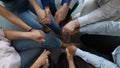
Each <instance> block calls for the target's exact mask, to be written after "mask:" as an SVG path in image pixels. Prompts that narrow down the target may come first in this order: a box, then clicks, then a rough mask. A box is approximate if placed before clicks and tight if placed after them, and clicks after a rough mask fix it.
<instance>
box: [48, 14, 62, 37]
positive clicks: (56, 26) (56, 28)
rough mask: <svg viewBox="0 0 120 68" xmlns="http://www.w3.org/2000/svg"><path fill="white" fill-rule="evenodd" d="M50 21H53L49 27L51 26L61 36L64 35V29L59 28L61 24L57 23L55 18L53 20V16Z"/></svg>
mask: <svg viewBox="0 0 120 68" xmlns="http://www.w3.org/2000/svg"><path fill="white" fill-rule="evenodd" d="M50 20H51V22H50V24H48V25H47V26H49V27H50V28H51V29H52V30H53V31H54V32H55V33H56V34H58V35H59V34H61V33H62V29H61V27H60V26H59V24H57V23H55V21H54V18H53V16H52V15H51V17H50Z"/></svg>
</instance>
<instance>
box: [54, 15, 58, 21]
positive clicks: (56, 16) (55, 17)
mask: <svg viewBox="0 0 120 68" xmlns="http://www.w3.org/2000/svg"><path fill="white" fill-rule="evenodd" d="M57 18H58V15H57V14H55V16H54V19H55V22H57V21H56V20H57Z"/></svg>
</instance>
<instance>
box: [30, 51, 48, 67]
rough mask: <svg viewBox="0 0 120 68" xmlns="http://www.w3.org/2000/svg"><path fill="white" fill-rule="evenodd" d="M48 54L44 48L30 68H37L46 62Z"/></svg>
mask: <svg viewBox="0 0 120 68" xmlns="http://www.w3.org/2000/svg"><path fill="white" fill-rule="evenodd" d="M49 54H50V52H49V51H46V50H44V51H43V52H42V54H41V55H40V56H39V57H38V59H37V60H36V61H35V63H34V64H33V65H32V66H31V67H30V68H39V67H40V66H42V65H45V64H46V63H48V55H49Z"/></svg>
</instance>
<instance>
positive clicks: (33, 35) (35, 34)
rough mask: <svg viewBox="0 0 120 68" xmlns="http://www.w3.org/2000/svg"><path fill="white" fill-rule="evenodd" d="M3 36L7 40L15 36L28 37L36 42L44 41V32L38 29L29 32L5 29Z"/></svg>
mask: <svg viewBox="0 0 120 68" xmlns="http://www.w3.org/2000/svg"><path fill="white" fill-rule="evenodd" d="M4 34H5V37H6V38H7V39H9V40H13V39H16V38H29V39H33V40H35V41H38V42H44V41H45V39H44V35H45V34H44V33H43V32H42V31H39V30H34V31H31V32H20V31H13V30H5V31H4Z"/></svg>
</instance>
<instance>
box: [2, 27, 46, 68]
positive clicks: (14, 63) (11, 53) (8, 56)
mask: <svg viewBox="0 0 120 68" xmlns="http://www.w3.org/2000/svg"><path fill="white" fill-rule="evenodd" d="M44 35H45V34H44V33H43V34H40V31H33V32H20V31H13V30H4V31H3V30H1V29H0V39H1V40H0V60H1V62H0V68H20V65H21V58H20V56H19V54H18V53H17V51H16V50H15V49H14V47H13V46H12V45H11V44H10V40H13V39H16V38H21V37H22V38H29V39H33V40H35V41H39V42H44V41H45V40H44ZM34 37H36V39H35V38H34Z"/></svg>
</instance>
